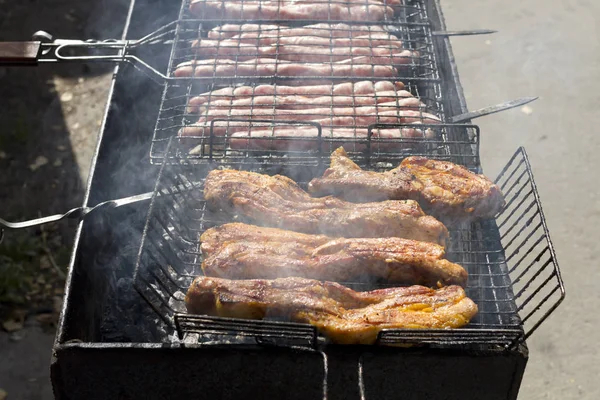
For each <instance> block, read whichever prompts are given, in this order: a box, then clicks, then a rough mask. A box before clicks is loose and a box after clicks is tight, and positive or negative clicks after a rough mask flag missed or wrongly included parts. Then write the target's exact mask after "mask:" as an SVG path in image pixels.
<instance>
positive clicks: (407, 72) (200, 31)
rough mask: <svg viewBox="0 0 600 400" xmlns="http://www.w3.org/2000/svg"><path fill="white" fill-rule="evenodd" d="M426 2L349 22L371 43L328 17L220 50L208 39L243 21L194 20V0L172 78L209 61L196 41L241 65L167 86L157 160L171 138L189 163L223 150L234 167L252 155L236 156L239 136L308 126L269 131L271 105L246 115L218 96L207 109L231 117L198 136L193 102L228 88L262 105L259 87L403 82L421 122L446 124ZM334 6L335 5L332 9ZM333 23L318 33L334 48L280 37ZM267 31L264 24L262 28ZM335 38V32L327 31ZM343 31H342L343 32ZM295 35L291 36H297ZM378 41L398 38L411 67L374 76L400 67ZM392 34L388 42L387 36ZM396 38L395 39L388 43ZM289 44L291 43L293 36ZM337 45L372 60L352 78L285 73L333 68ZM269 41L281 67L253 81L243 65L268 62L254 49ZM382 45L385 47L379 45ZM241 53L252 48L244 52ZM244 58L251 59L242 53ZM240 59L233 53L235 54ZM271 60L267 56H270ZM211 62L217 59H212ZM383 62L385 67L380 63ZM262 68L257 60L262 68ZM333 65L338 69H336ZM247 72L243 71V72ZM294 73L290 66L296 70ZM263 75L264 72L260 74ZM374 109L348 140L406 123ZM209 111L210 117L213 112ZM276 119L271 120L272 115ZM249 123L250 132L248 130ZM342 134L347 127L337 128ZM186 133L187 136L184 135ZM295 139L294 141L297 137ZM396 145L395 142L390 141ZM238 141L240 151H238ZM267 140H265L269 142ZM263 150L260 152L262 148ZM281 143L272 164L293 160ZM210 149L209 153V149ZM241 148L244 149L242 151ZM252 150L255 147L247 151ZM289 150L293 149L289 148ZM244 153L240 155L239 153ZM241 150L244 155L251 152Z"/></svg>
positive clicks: (257, 32)
mask: <svg viewBox="0 0 600 400" xmlns="http://www.w3.org/2000/svg"><path fill="white" fill-rule="evenodd" d="M423 1H424V0H420V1H409V2H405V4H404V5H395V6H394V9H395V11H396V12H395V14H394V18H392V19H389V20H384V21H373V22H369V21H367V22H364V21H360V22H347V21H344V24H346V25H347V26H350V27H353V28H357V27H359V26H360V27H364V29H366V32H367V33H368V34H367V39H366V40H367V41H368V43H363V42H361V43H360V44H358V45H357V44H354V43H353V41H352V40H354V38H352V34H350V33H348V36H345V33H346V32H349V30H348V28H339V27H337V28H336V26H337V25H335V24H338V23H341V22H342V21H334V20H329V19H328V18H327V17H325V18H322V21H318V20H317V21H316V20H314V19H313V20H291V19H279V20H277V19H271V20H255V21H253V23H255V24H262V25H265V24H268V25H272V24H280V26H278V27H277V28H273V27H272V26H271V27H270V28H267V27H261V28H258V27H254V28H253V29H250V30H249V31H247V32H245V34H246V35H250V36H256V38H250V39H248V38H242V37H238V38H237V39H231V38H228V40H229V44H227V45H223V46H221V45H220V43H221V42H220V41H217V42H216V43H215V42H214V41H213V39H210V38H208V36H209V35H211V34H212V35H214V33H215V31H214V29H215V28H216V27H220V26H223V25H225V24H228V23H234V24H236V23H237V24H240V23H243V22H244V20H243V19H239V20H237V21H236V20H235V19H234V20H231V19H215V18H212V19H207V18H203V17H202V16H200V17H199V16H198V15H192V14H191V13H190V12H189V2H187V1H184V3H183V6H182V8H181V12H180V19H179V21H178V26H177V30H176V35H175V40H174V44H173V48H172V54H171V59H170V62H169V74H170V76H175V70H176V69H177V66H178V65H179V64H181V63H185V62H201V61H202V57H203V56H202V55H200V54H199V53H198V52H197V51H194V49H193V47H192V44H193V43H194V42H199V43H207V45H206V46H201V48H203V49H205V50H207V51H209V52H211V54H212V53H215V54H218V55H219V58H224V57H225V56H224V53H225V54H227V57H229V58H231V57H233V58H234V60H232V61H234V64H233V66H232V69H231V70H230V71H229V72H228V73H226V74H222V73H220V72H217V62H216V61H215V62H212V64H211V65H210V66H211V71H209V73H207V74H206V76H202V77H194V78H190V79H183V80H182V79H179V78H178V79H168V80H167V81H166V82H165V89H164V93H163V98H162V101H161V106H160V111H159V115H158V119H157V124H156V127H155V131H154V135H153V141H152V148H151V161H152V162H153V163H156V164H160V163H161V162H162V160H163V158H164V156H165V154H166V152H165V150H166V145H167V143H168V140H169V139H170V138H171V137H179V138H180V139H179V140H181V141H183V142H185V143H186V147H189V149H187V150H188V152H189V151H191V154H187V155H193V157H185V158H184V159H185V161H186V162H191V163H198V162H206V160H208V159H210V160H213V159H214V158H215V157H213V156H214V154H215V150H218V152H219V157H220V158H221V159H223V162H231V161H230V159H231V157H238V158H239V157H245V156H246V155H247V153H246V154H244V155H241V156H240V155H239V151H235V149H232V147H236V146H235V140H232V138H231V134H232V131H235V130H237V131H250V133H252V132H253V131H260V132H261V134H263V135H264V134H266V133H267V132H268V131H269V130H271V136H274V135H273V129H274V126H273V125H277V127H278V128H280V129H285V128H288V129H292V128H295V127H298V126H302V122H303V121H302V120H299V119H297V118H294V115H286V116H281V117H278V118H281V119H282V120H286V121H290V124H289V125H287V126H286V125H285V124H283V123H282V122H276V123H275V124H273V123H272V124H271V125H268V124H267V123H264V124H261V125H257V123H256V121H255V120H256V119H257V118H258V119H260V117H261V116H264V113H265V112H266V111H267V107H263V106H260V105H257V104H253V103H251V104H250V105H248V106H246V107H244V108H243V109H241V108H240V107H236V106H235V105H233V104H231V105H229V106H223V105H222V104H223V102H224V101H225V102H227V101H230V100H231V98H230V97H227V96H220V95H218V94H212V95H209V96H208V99H207V100H206V102H205V103H204V104H203V105H204V109H205V110H214V109H215V108H219V107H220V108H222V109H223V112H222V113H221V115H220V117H222V118H223V119H222V120H220V123H219V124H217V127H218V129H216V131H215V129H213V125H212V124H211V125H210V126H206V125H207V124H206V123H205V124H204V125H203V126H204V128H205V129H204V130H203V131H200V132H199V131H196V132H195V133H193V132H190V131H189V128H190V126H192V125H196V126H197V125H198V123H199V117H201V116H202V115H201V113H199V112H190V111H191V110H192V108H191V107H190V100H192V99H193V98H194V97H195V96H197V95H198V94H200V93H208V92H213V91H215V90H220V89H223V88H227V87H239V86H244V85H246V86H248V87H249V88H251V89H250V90H251V94H249V95H248V96H249V98H251V99H254V98H256V96H255V91H256V89H257V87H260V85H273V86H274V87H275V88H277V87H281V86H287V85H293V86H301V85H316V84H319V85H325V84H329V85H333V84H340V83H352V82H360V81H364V80H369V81H373V82H381V81H391V82H397V81H401V82H403V83H404V84H405V85H406V86H405V90H406V91H407V92H409V93H411V94H412V95H414V96H416V97H417V98H418V99H420V100H421V102H422V103H423V106H417V107H412V108H411V107H409V108H408V109H411V110H414V111H417V113H418V116H417V117H416V118H415V119H416V120H417V121H418V122H420V123H425V124H427V123H430V122H431V120H430V119H428V117H427V116H426V115H424V112H428V113H431V114H433V115H435V116H436V117H438V118H441V119H442V121H443V120H444V118H445V110H444V106H443V95H442V90H441V85H440V82H441V80H440V71H439V67H438V63H437V61H436V56H435V52H434V46H433V36H432V29H431V26H430V22H429V20H428V16H427V11H426V7H425V6H424V4H423ZM331 4H333V3H331ZM319 22H321V23H327V24H332V25H334V27H333V28H331V29H329V28H328V29H324V28H313V30H316V31H317V32H319V33H317V35H320V36H322V37H321V39H325V40H326V41H328V42H329V43H330V44H329V45H317V44H312V45H309V44H303V46H304V50H303V51H299V50H298V49H293V48H291V49H290V44H289V43H281V42H282V41H283V40H284V39H282V37H281V36H280V35H281V34H283V33H285V32H286V31H290V30H293V29H298V28H301V27H303V26H307V25H311V24H315V23H319ZM258 26H260V25H258ZM379 30H383V32H379ZM324 32H327V33H324ZM336 32H337V33H336ZM290 34H291V33H290ZM374 35H384V39H376V40H383V42H384V43H387V42H389V43H394V42H395V40H396V39H395V38H397V40H399V41H400V42H401V43H402V47H403V48H406V49H408V50H409V52H410V54H411V56H410V57H407V58H405V59H404V60H406V61H409V62H408V63H406V64H403V65H400V66H399V65H396V67H395V72H394V73H393V74H391V75H388V76H372V75H373V74H369V73H366V74H365V73H363V72H364V71H362V72H361V70H360V68H363V69H364V68H365V67H368V68H369V69H372V68H375V65H376V64H377V65H378V66H390V65H392V64H394V60H392V59H390V56H389V54H388V53H393V51H392V50H391V48H392V47H391V45H389V46H386V45H383V46H382V47H380V50H383V51H384V53H385V54H387V56H386V55H380V56H377V55H373V54H372V53H373V51H374V50H373V49H374V48H375V49H377V46H373V45H372V44H373V41H374V40H375V39H374V37H375V36H374ZM386 35H387V36H386ZM388 37H389V38H388ZM288 39H289V38H288ZM292 39H293V40H295V39H299V40H300V39H303V37H302V35H294V36H292ZM335 39H343V40H346V41H349V42H350V44H349V45H347V46H346V47H347V48H349V52H350V53H352V54H354V53H353V52H358V53H360V54H363V53H365V52H366V54H370V55H369V56H363V58H364V57H366V59H360V60H355V59H352V61H351V62H347V64H348V65H349V66H350V67H351V73H349V74H344V75H339V76H333V74H331V73H329V74H328V73H323V74H320V75H318V76H317V75H304V76H302V74H299V73H290V74H288V73H287V72H285V71H284V68H288V65H287V64H288V63H289V62H290V61H289V60H288V59H293V60H295V61H293V63H294V64H295V65H296V67H297V68H295V69H296V71H292V72H297V70H298V69H300V70H302V69H303V68H304V67H306V66H307V65H309V64H315V61H314V58H315V57H316V56H319V57H324V59H323V60H321V61H320V62H319V64H320V65H321V66H322V67H323V66H326V65H328V62H326V61H325V60H334V59H335V57H336V55H335V54H333V51H334V50H333V49H336V48H339V46H333V45H332V44H333V41H334V40H335ZM265 40H267V41H268V42H269V43H270V45H269V46H260V48H264V47H268V48H269V49H271V50H272V49H274V53H272V54H271V53H270V54H268V56H269V57H270V59H271V60H272V62H273V63H274V68H275V71H273V73H253V74H250V75H244V74H243V73H242V72H243V71H239V70H238V67H240V66H241V65H242V64H240V63H241V62H243V61H247V60H246V59H248V60H256V59H257V58H258V57H259V56H261V54H262V53H261V52H259V51H258V50H257V51H254V50H252V49H250V50H248V46H250V47H251V48H253V47H258V46H259V44H260V43H264V41H265ZM377 44H379V42H377ZM240 49H244V51H243V52H242V51H241V50H240ZM240 53H242V54H243V56H241V55H240ZM232 54H233V55H232ZM262 55H264V54H262ZM205 57H214V54H213V55H212V56H205ZM379 64H380V65H379ZM254 65H256V61H255V62H254ZM329 65H332V64H330V63H329ZM240 68H241V67H240ZM288 69H289V68H288ZM259 72H260V71H259ZM323 96H324V97H329V98H331V104H329V106H328V107H326V106H325V107H320V109H319V112H318V113H317V115H314V118H313V119H318V120H319V121H320V125H321V126H322V132H323V136H324V137H327V136H329V137H331V136H332V133H331V129H330V126H331V125H335V123H331V122H330V123H328V122H327V121H328V120H329V121H331V120H332V119H334V118H335V117H336V115H337V112H336V110H334V109H333V108H334V103H335V102H336V101H337V100H338V99H339V97H340V96H338V95H337V94H334V93H333V91H332V92H331V93H329V94H325V95H323ZM348 97H350V98H351V101H350V103H351V104H360V103H361V101H364V100H365V99H367V98H372V95H359V94H352V95H350V96H348ZM309 98H310V96H309ZM276 107H279V105H278V104H277V97H276V98H275V99H274V104H273V105H272V107H270V109H271V110H272V113H274V112H275V111H274V110H275V108H276ZM373 108H374V110H370V111H364V112H365V113H366V115H359V116H363V117H366V118H363V119H368V120H369V122H368V123H364V124H363V123H351V124H348V123H344V125H343V126H344V127H345V128H348V131H347V132H346V134H345V135H346V136H347V140H345V141H349V142H352V141H360V140H364V139H365V136H366V132H367V131H368V129H369V125H370V124H372V123H386V122H395V123H400V122H403V121H402V120H401V118H395V119H397V121H390V119H394V118H393V112H394V110H395V111H396V112H398V109H399V108H398V107H396V106H395V105H393V104H390V105H387V106H385V105H378V104H376V105H375V106H374V107H373ZM386 111H387V112H388V114H390V112H391V113H392V114H390V115H389V117H388V118H387V119H385V118H381V116H380V115H381V113H382V112H384V113H385V112H386ZM206 112H207V111H205V113H206ZM272 113H271V114H272ZM232 119H240V121H235V122H236V123H237V127H234V125H236V124H235V123H234V121H232ZM265 119H266V120H268V119H271V120H273V119H274V117H273V116H272V115H268V112H267V115H266V116H265ZM242 120H246V123H243V121H242ZM240 125H242V127H240ZM336 127H337V128H339V127H338V126H337V125H336ZM183 128H188V130H187V131H184V130H183ZM184 132H185V133H184ZM305 133H306V135H308V136H313V137H314V136H315V135H316V130H310V129H309V130H305ZM412 136H413V139H415V140H417V139H420V140H421V141H425V140H433V141H436V142H442V141H444V140H445V138H444V137H443V136H433V137H431V135H427V134H425V133H419V132H417V133H416V134H415V133H413V134H412ZM278 139H279V138H269V141H273V140H276V141H277V140H278ZM290 139H291V138H290ZM390 141H393V140H390ZM232 143H233V144H234V146H231V145H232ZM258 143H259V140H250V141H249V144H252V145H253V146H252V147H253V150H257V148H260V147H265V146H264V145H262V146H261V145H258ZM264 143H265V141H263V144H264ZM255 145H256V146H255ZM277 145H281V143H275V144H269V145H268V146H267V147H269V150H271V151H270V155H269V158H270V159H272V160H279V162H286V161H287V160H286V158H287V156H288V155H287V154H285V152H283V151H274V150H277V149H278V148H275V149H274V148H273V146H277ZM208 147H210V149H209V150H207V148H208ZM237 147H239V145H237ZM247 147H249V146H247ZM283 148H284V149H285V147H283ZM237 150H240V149H239V148H238V149H237ZM241 150H244V149H243V148H242V149H241ZM175 157H176V159H175V160H173V162H181V157H177V155H175Z"/></svg>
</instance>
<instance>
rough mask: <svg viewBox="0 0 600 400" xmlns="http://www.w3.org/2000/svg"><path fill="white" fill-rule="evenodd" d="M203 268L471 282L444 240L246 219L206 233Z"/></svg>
mask: <svg viewBox="0 0 600 400" xmlns="http://www.w3.org/2000/svg"><path fill="white" fill-rule="evenodd" d="M200 241H201V249H202V255H203V258H204V260H203V262H202V270H203V271H204V274H205V275H207V276H216V277H220V278H229V279H254V278H266V279H273V278H285V277H291V276H297V277H304V278H312V279H319V280H328V281H337V282H350V281H359V282H373V281H380V280H383V281H385V282H387V283H403V284H413V285H414V284H418V285H426V286H438V285H444V286H446V285H461V286H465V285H466V283H467V272H466V271H465V270H464V269H463V268H462V267H461V266H460V265H458V264H454V263H452V262H450V261H448V260H445V259H443V257H444V255H445V251H444V248H443V247H442V246H439V245H436V244H433V243H427V242H418V241H415V240H408V239H400V238H395V237H390V238H354V239H345V238H339V239H335V238H331V237H328V236H323V235H307V234H303V233H298V232H292V231H287V230H282V229H276V228H263V227H258V226H254V225H246V224H240V223H233V224H225V225H222V226H219V227H216V228H211V229H209V230H207V231H206V232H204V233H203V234H202V236H201V238H200Z"/></svg>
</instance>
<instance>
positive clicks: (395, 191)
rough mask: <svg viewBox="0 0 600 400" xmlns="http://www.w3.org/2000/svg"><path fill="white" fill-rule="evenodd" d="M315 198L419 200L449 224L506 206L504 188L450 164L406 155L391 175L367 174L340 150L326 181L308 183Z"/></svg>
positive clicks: (492, 213)
mask: <svg viewBox="0 0 600 400" xmlns="http://www.w3.org/2000/svg"><path fill="white" fill-rule="evenodd" d="M308 191H309V192H310V193H311V194H314V195H318V196H323V195H331V194H333V195H335V196H338V197H341V198H343V199H346V200H349V201H356V202H362V201H376V200H387V199H413V200H417V201H418V202H419V204H420V205H421V206H422V207H423V209H424V210H425V211H426V212H428V213H430V214H431V215H434V216H436V217H437V218H439V219H441V220H442V221H444V222H446V223H450V222H457V221H468V220H470V219H472V218H487V217H493V216H495V215H496V214H497V213H498V212H499V211H500V210H501V209H502V207H503V206H504V196H503V195H502V192H501V191H500V188H499V187H498V186H497V185H495V184H494V183H493V182H492V181H490V180H489V179H488V178H486V177H485V176H483V175H478V174H475V173H473V172H471V171H469V170H468V169H466V168H464V167H462V166H460V165H456V164H453V163H451V162H448V161H439V160H430V159H427V158H425V157H407V158H405V159H404V160H403V161H402V162H401V163H400V165H399V166H398V167H397V168H395V169H393V170H390V171H387V172H383V173H379V172H373V171H364V170H362V169H361V168H360V167H359V166H358V165H356V164H355V163H354V162H353V161H352V160H351V159H350V158H349V157H348V155H347V154H346V151H345V150H344V149H343V148H339V149H337V150H336V151H334V152H333V154H332V155H331V164H330V167H329V168H328V169H327V170H326V171H325V173H324V174H323V177H321V178H315V179H313V180H312V181H311V182H310V183H309V185H308Z"/></svg>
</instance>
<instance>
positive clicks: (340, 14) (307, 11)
mask: <svg viewBox="0 0 600 400" xmlns="http://www.w3.org/2000/svg"><path fill="white" fill-rule="evenodd" d="M383 4H384V3H383V2H380V1H377V0H350V1H344V2H337V3H333V2H330V1H329V0H312V1H291V0H290V1H281V0H280V1H277V2H273V1H262V0H259V1H246V0H243V1H230V0H193V1H192V3H191V5H190V11H191V12H192V14H194V15H196V16H197V17H199V18H210V19H243V20H259V19H263V20H268V19H306V20H315V21H318V20H340V21H382V20H387V19H391V18H392V17H393V16H394V9H393V8H392V7H387V6H384V5H383ZM390 4H391V2H390Z"/></svg>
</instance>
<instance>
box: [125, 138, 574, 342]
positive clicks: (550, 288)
mask: <svg viewBox="0 0 600 400" xmlns="http://www.w3.org/2000/svg"><path fill="white" fill-rule="evenodd" d="M174 145H177V142H174ZM429 156H430V157H432V158H435V157H436V154H435V153H434V154H429ZM390 167H392V166H391V165H390V166H389V167H388V168H390ZM209 169H210V167H209V166H202V165H194V166H190V165H185V164H184V165H174V164H170V163H167V162H165V163H164V164H163V167H162V169H161V173H160V177H159V180H158V182H157V186H156V195H155V197H154V199H153V202H152V205H151V207H150V211H149V214H148V219H147V225H146V229H145V233H144V237H143V241H142V245H141V247H140V253H139V259H138V263H137V266H136V272H135V285H136V288H137V290H138V291H139V292H140V294H142V296H143V297H144V298H145V299H146V300H147V301H148V303H149V304H150V305H151V306H152V307H153V308H154V310H155V311H156V312H157V313H158V314H159V315H160V316H161V317H162V318H163V319H164V320H165V321H166V322H168V323H169V324H170V326H172V327H173V329H174V330H177V332H178V334H179V335H180V337H184V336H185V335H186V334H191V333H194V334H198V333H199V332H204V333H207V332H210V335H209V338H210V341H211V342H215V341H216V342H218V343H231V342H232V341H233V342H235V341H236V340H239V338H240V337H244V338H245V340H247V338H248V337H251V338H254V339H255V340H257V341H260V340H261V339H260V338H261V337H262V336H263V335H266V336H268V337H269V340H274V341H276V342H277V340H278V339H277V338H275V336H277V335H275V336H273V335H272V334H273V332H272V329H277V328H278V327H279V328H281V329H283V328H285V329H289V330H291V331H289V332H288V333H287V335H288V336H286V334H283V333H282V334H281V338H280V339H281V340H283V341H284V342H285V343H288V342H286V341H285V340H284V339H285V338H288V339H290V338H295V339H298V338H304V339H306V338H307V334H306V331H302V330H301V329H300V328H301V327H303V328H304V329H307V327H308V328H310V326H309V325H303V324H291V325H289V326H288V325H285V324H283V325H276V326H271V325H265V326H263V325H261V324H268V323H269V322H268V321H267V322H265V321H245V324H250V325H251V326H252V329H254V330H250V331H248V329H249V328H248V326H247V325H238V324H236V323H235V321H234V322H233V323H232V322H231V321H230V320H228V319H223V318H214V317H202V319H201V321H200V322H201V323H200V324H198V323H196V322H195V321H197V320H198V319H197V317H193V316H189V315H186V314H185V312H184V308H183V301H182V294H183V293H185V291H186V290H187V288H188V286H189V284H190V283H191V281H192V279H193V278H194V277H196V276H197V275H200V274H202V271H201V269H200V264H201V253H200V250H199V248H200V243H199V235H200V234H201V233H202V232H204V231H205V230H206V229H208V228H210V227H213V226H216V225H219V224H222V223H225V222H229V221H228V220H224V219H222V218H221V217H219V216H218V215H214V214H213V213H212V212H210V211H209V210H208V209H207V208H206V203H205V202H204V200H203V197H202V179H203V177H204V176H206V173H207V172H208V171H209ZM259 170H260V171H262V172H266V171H270V169H269V168H267V169H259ZM313 172H314V171H305V172H304V173H305V174H308V175H305V176H304V178H305V180H304V181H307V180H308V179H310V178H311V177H312V175H311V174H312V173H313ZM498 183H499V184H500V185H502V187H503V190H504V191H505V194H506V196H507V201H508V204H507V206H506V208H505V209H504V210H503V211H502V212H501V214H500V215H499V216H498V217H497V219H496V220H482V221H479V222H475V223H472V224H469V225H468V226H461V227H458V228H454V229H451V231H450V234H451V238H450V242H449V243H450V244H449V246H448V249H447V257H448V259H449V260H451V261H454V262H457V263H459V264H461V265H463V266H464V267H465V269H466V270H467V272H468V273H469V283H468V286H467V289H466V290H467V295H468V296H469V297H470V298H471V299H472V300H473V301H475V303H477V305H478V307H479V314H478V315H477V316H476V317H475V318H474V319H473V320H472V322H471V323H470V324H469V325H468V326H467V327H465V328H462V329H455V330H443V331H439V330H389V331H384V332H382V333H381V335H380V339H379V343H380V344H402V343H409V342H410V343H413V344H414V343H420V344H429V345H441V346H453V345H465V344H472V345H481V344H485V345H494V346H496V345H500V346H504V347H509V346H511V345H516V344H517V343H518V342H519V340H521V339H524V338H526V337H527V336H528V335H530V334H531V333H532V332H533V331H534V330H535V329H536V328H537V327H538V326H539V324H540V323H541V321H543V319H545V318H546V317H547V316H548V314H549V313H550V312H551V311H552V310H553V309H554V308H556V306H557V305H558V303H559V302H560V300H561V298H562V296H563V295H564V289H563V287H562V280H561V279H560V273H559V270H558V265H557V264H556V260H555V257H554V254H553V252H552V251H551V250H552V248H551V244H550V239H549V236H548V232H547V230H546V229H545V220H544V218H543V214H542V213H541V205H540V203H539V198H538V196H537V192H536V189H535V184H534V182H533V177H532V175H531V169H530V166H529V164H528V162H527V160H526V154H525V152H524V150H522V149H519V151H518V152H517V153H516V154H515V156H514V157H513V158H512V159H511V161H510V162H509V164H508V165H507V167H506V168H505V170H504V171H503V173H502V174H501V175H500V177H499V180H498ZM342 283H343V284H345V285H347V286H349V287H352V288H354V289H357V290H368V289H373V288H379V287H386V286H391V285H366V284H360V283H354V282H342ZM553 296H558V297H556V298H552V297H553ZM544 307H545V308H547V309H549V311H547V312H545V311H544V310H543V308H544ZM540 309H542V311H538V310H540ZM541 313H542V314H541ZM520 315H521V316H523V320H521V318H520ZM211 321H212V322H211ZM523 322H527V324H526V325H525V328H527V330H524V326H523ZM212 323H214V324H216V325H218V326H219V328H218V329H217V328H215V327H213V326H212V325H211V324H212ZM223 327H227V329H225V328H223ZM249 332H250V333H249ZM252 332H253V333H252ZM266 336H265V337H266ZM223 337H229V338H228V339H227V340H225V341H224V339H223ZM315 337H316V336H315ZM204 338H205V339H206V335H205V336H204ZM254 339H253V340H254ZM314 345H316V342H314V341H313V342H311V346H314Z"/></svg>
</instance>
